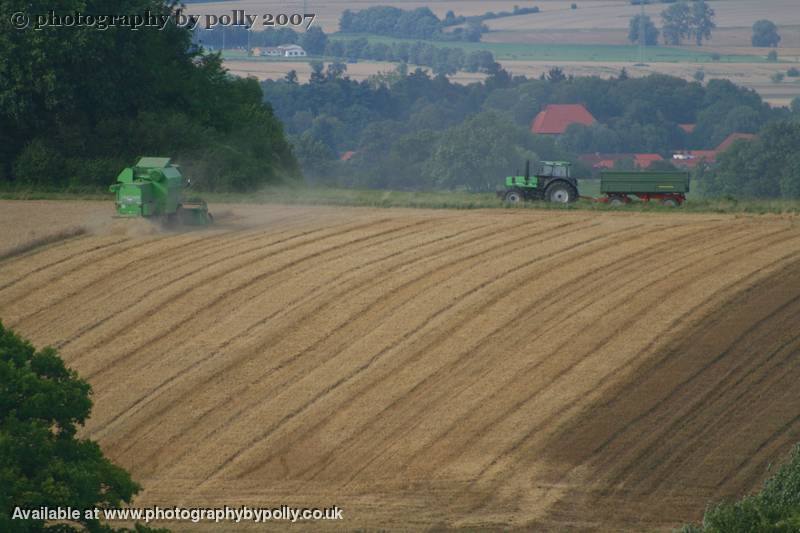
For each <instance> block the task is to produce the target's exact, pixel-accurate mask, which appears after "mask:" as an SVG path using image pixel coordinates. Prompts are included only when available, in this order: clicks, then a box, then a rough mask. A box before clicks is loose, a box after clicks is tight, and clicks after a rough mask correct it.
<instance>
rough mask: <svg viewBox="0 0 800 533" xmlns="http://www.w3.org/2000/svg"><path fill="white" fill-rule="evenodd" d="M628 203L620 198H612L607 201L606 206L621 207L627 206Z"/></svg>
mask: <svg viewBox="0 0 800 533" xmlns="http://www.w3.org/2000/svg"><path fill="white" fill-rule="evenodd" d="M627 203H628V202H626V201H625V199H624V198H623V197H622V196H612V197H611V198H610V199H609V200H608V205H610V206H611V207H622V206H623V205H625V204H627Z"/></svg>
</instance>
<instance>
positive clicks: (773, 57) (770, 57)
mask: <svg viewBox="0 0 800 533" xmlns="http://www.w3.org/2000/svg"><path fill="white" fill-rule="evenodd" d="M777 60H778V52H776V51H775V50H770V52H769V53H768V54H767V61H777Z"/></svg>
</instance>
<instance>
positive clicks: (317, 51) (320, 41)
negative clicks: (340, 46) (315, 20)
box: [300, 26, 328, 56]
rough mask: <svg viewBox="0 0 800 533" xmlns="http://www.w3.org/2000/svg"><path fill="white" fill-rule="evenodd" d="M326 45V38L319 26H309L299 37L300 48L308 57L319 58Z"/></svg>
mask: <svg viewBox="0 0 800 533" xmlns="http://www.w3.org/2000/svg"><path fill="white" fill-rule="evenodd" d="M327 44H328V36H327V35H325V32H324V31H322V28H320V27H319V26H311V27H310V28H308V30H306V32H305V33H304V34H303V35H302V37H300V46H302V47H303V48H304V49H305V51H306V52H308V53H309V54H310V55H314V56H319V55H322V54H324V53H325V46H326V45H327Z"/></svg>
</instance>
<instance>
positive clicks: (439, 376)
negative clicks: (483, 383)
mask: <svg viewBox="0 0 800 533" xmlns="http://www.w3.org/2000/svg"><path fill="white" fill-rule="evenodd" d="M637 237H639V238H641V236H637ZM684 239H687V236H686V235H680V236H677V237H674V238H673V239H670V240H669V241H667V242H670V243H673V242H680V241H682V240H684ZM653 253H657V252H649V253H643V254H642V255H640V256H638V255H635V256H631V255H628V256H625V257H623V258H621V259H617V260H615V261H613V262H612V263H611V265H614V268H612V269H610V270H608V267H606V268H605V269H603V274H602V275H603V276H605V277H607V276H609V275H610V274H613V273H615V272H617V271H618V270H619V269H622V268H625V267H627V266H632V265H634V264H636V263H637V262H638V261H642V260H646V259H647V258H649V257H651V256H652V254H653ZM595 274H599V271H598V270H593V271H592V272H591V273H590V274H589V275H588V276H586V277H584V278H582V279H581V281H582V282H584V283H590V284H594V285H598V286H601V287H602V288H603V292H608V291H609V290H611V291H613V290H616V288H617V285H618V284H612V285H611V286H609V284H607V283H604V284H600V283H598V282H599V281H601V280H602V277H601V278H600V279H594V275H595ZM564 287H566V288H567V290H566V291H563V290H562V289H564ZM581 291H582V288H581V286H580V285H578V284H577V283H575V280H568V281H566V282H565V283H563V284H561V285H558V286H557V287H555V288H553V289H551V290H550V291H549V292H548V293H546V294H544V295H543V296H542V297H541V299H538V300H537V303H536V305H529V306H526V308H523V309H522V310H521V312H520V313H519V315H518V316H519V318H520V320H521V322H523V323H524V322H526V321H527V319H528V318H529V317H530V318H532V317H533V315H535V314H536V313H542V312H543V311H547V310H548V309H549V308H550V307H552V306H553V305H555V303H556V299H557V298H558V297H562V298H563V297H564V296H570V295H571V294H573V293H575V292H581ZM593 296H595V297H598V296H599V297H603V293H600V294H597V293H594V294H593ZM573 307H577V308H580V307H581V304H578V305H577V306H573ZM575 312H576V311H575V310H573V311H571V312H570V313H567V314H565V315H563V316H562V315H559V316H555V317H552V318H548V319H547V320H546V321H545V322H542V323H540V329H541V330H543V331H546V330H547V328H548V327H552V326H555V325H556V324H554V322H557V321H559V320H564V319H569V317H570V316H572V315H573V314H574V313H575ZM504 329H509V328H508V326H505V327H503V326H501V327H498V328H496V329H494V330H493V331H491V332H490V333H489V334H488V335H487V336H486V337H484V338H483V339H482V340H481V341H480V342H479V343H478V344H477V345H476V346H475V347H474V348H473V351H474V352H476V353H477V352H478V351H479V350H482V349H483V348H484V347H485V346H486V345H488V344H490V343H492V342H495V341H496V340H495V336H500V334H501V333H502V332H503V330H504ZM541 336H542V333H541V332H540V333H539V334H535V335H534V336H532V337H530V339H529V340H527V341H526V342H536V341H537V340H538V339H539V338H540V337H541ZM513 348H514V347H513V346H512V349H513ZM477 358H478V356H477V355H475V356H473V357H472V358H471V359H472V360H475V359H477ZM463 363H464V361H463V360H462V359H458V360H455V361H454V362H452V363H450V364H449V365H448V366H447V367H443V368H441V369H440V370H438V371H437V372H436V373H435V374H432V375H430V376H428V377H427V378H425V380H423V381H421V382H420V383H418V384H417V387H422V386H427V387H428V389H430V391H429V392H425V393H424V395H425V396H426V397H428V394H432V395H435V397H434V399H433V400H432V401H431V402H430V403H431V404H435V403H436V402H437V401H439V400H441V399H442V397H443V396H444V395H446V394H449V392H446V391H444V390H443V389H442V388H439V389H438V391H439V392H438V393H437V389H436V385H439V383H433V384H431V383H428V380H429V379H431V380H432V379H436V380H438V381H439V382H441V381H442V380H443V379H445V378H446V377H447V376H448V375H450V373H451V372H454V371H456V370H458V368H459V367H460V366H462V365H463ZM541 364H542V361H541V360H539V361H536V362H534V363H533V364H531V365H528V367H526V368H524V369H522V370H521V374H519V375H525V374H528V373H530V372H531V371H533V370H535V369H536V368H538V367H539V366H540V365H541ZM471 386H473V384H471V383H469V382H468V383H467V384H465V385H464V386H463V387H462V388H461V389H459V390H458V391H456V392H457V394H456V395H461V394H462V393H463V392H464V391H465V390H466V389H468V388H469V387H471ZM492 399H493V397H489V398H487V401H491V400H492ZM393 406H394V404H393V405H392V407H393ZM469 416H470V415H469V414H467V415H463V416H462V417H460V418H459V419H457V420H455V421H454V422H452V423H451V424H450V425H449V426H448V427H447V429H446V430H445V431H444V432H443V433H442V435H441V436H442V437H445V438H447V437H448V436H449V435H450V434H452V433H453V432H455V431H456V430H457V429H458V428H460V427H463V425H464V424H465V423H467V422H468V420H467V418H468V417H469ZM401 429H402V428H401ZM490 429H491V424H489V425H483V427H482V428H481V429H480V430H479V431H478V432H476V433H475V434H474V435H473V436H472V437H470V440H467V441H464V442H463V448H468V447H469V445H470V444H471V442H474V441H475V440H478V439H480V438H481V437H483V436H484V435H485V434H487V433H488V432H489V431H490ZM434 444H435V441H431V442H429V443H427V445H426V446H423V448H422V449H420V450H419V451H418V452H417V454H423V453H426V452H427V451H429V450H430V448H431V447H432V446H434ZM460 450H461V448H457V449H455V450H453V455H457V454H458V453H460ZM417 454H415V455H414V456H411V457H410V458H409V459H408V460H407V461H406V462H405V463H404V464H403V465H402V469H403V470H407V469H408V468H409V466H410V463H411V462H412V461H413V460H414V459H415V456H416V455H417Z"/></svg>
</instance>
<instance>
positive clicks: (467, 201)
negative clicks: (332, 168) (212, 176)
mask: <svg viewBox="0 0 800 533" xmlns="http://www.w3.org/2000/svg"><path fill="white" fill-rule="evenodd" d="M581 194H582V195H585V196H598V195H599V187H598V186H597V184H596V183H593V182H592V181H589V182H586V183H582V184H581ZM198 195H199V196H202V197H203V198H204V199H205V200H207V201H208V202H209V204H211V210H212V212H213V209H214V204H220V203H255V204H288V205H292V204H296V205H332V206H337V205H338V206H354V207H385V208H421V209H505V208H509V206H507V205H505V204H504V203H503V202H502V201H501V200H500V199H499V198H497V196H496V195H495V194H494V193H489V192H481V193H473V192H466V191H430V192H425V191H392V190H376V189H343V188H334V187H286V186H284V187H269V188H265V189H262V190H260V191H257V192H252V193H213V192H198ZM113 198H114V197H113V195H112V194H110V193H107V192H103V191H99V190H95V191H91V190H84V191H40V190H14V191H10V190H5V191H0V199H11V200H98V201H106V202H113ZM513 208H514V209H539V210H584V211H586V210H588V211H622V212H624V211H645V212H651V211H652V212H684V213H732V214H736V213H741V214H792V215H800V199H798V200H778V199H775V200H770V199H752V200H738V199H734V198H704V197H701V196H697V195H694V194H692V195H690V197H689V200H688V201H687V202H686V204H684V205H683V206H682V207H679V208H673V207H664V206H661V205H659V204H657V203H651V204H646V203H644V202H638V201H634V202H633V203H631V204H629V205H626V206H623V207H611V206H609V205H607V204H604V203H599V202H593V201H591V200H583V199H582V200H580V201H578V202H575V203H574V204H569V205H556V204H549V203H547V202H526V203H524V204H522V205H519V206H514V207H513Z"/></svg>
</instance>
